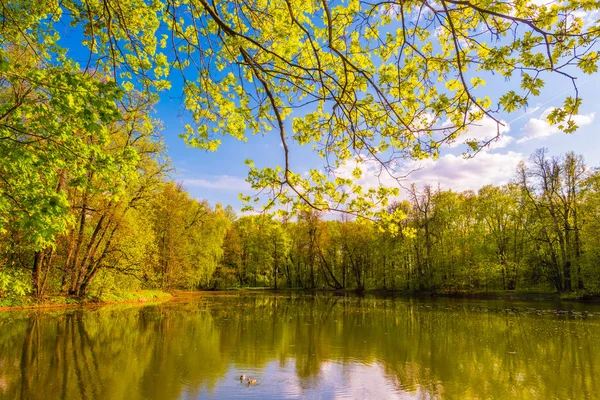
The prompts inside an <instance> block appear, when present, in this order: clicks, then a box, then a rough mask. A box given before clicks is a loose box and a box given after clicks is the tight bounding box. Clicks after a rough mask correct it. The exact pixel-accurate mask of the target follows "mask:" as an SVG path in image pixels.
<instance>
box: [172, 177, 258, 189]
mask: <svg viewBox="0 0 600 400" xmlns="http://www.w3.org/2000/svg"><path fill="white" fill-rule="evenodd" d="M181 183H183V185H184V186H186V187H188V188H189V187H200V188H206V189H216V190H236V191H242V190H248V189H250V184H249V183H248V182H246V181H245V179H244V178H241V177H239V176H230V175H221V176H213V177H210V178H205V179H195V178H190V179H182V180H181Z"/></svg>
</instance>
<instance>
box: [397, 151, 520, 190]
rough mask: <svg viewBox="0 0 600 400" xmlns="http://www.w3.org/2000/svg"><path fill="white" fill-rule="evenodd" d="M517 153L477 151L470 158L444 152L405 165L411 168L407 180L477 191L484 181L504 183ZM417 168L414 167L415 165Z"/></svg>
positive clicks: (513, 164)
mask: <svg viewBox="0 0 600 400" xmlns="http://www.w3.org/2000/svg"><path fill="white" fill-rule="evenodd" d="M522 159H523V155H522V154H521V153H515V152H512V151H509V152H508V153H504V154H498V153H488V152H481V153H479V154H477V155H476V156H474V157H472V158H464V157H462V156H455V155H453V154H447V155H445V156H443V157H440V158H439V159H438V160H424V161H413V162H411V163H409V165H407V171H408V168H410V169H414V170H415V171H414V172H413V173H411V174H410V175H409V176H408V178H407V181H408V182H409V183H415V184H416V185H418V186H422V185H424V184H431V185H437V184H438V183H439V185H440V186H441V187H442V189H452V190H455V191H463V190H477V189H479V188H481V187H482V186H485V185H488V184H494V185H501V184H504V183H507V182H508V181H509V180H510V179H511V178H512V177H513V176H514V174H515V170H516V168H517V164H518V163H519V161H521V160H522ZM419 167H420V169H418V170H417V168H419Z"/></svg>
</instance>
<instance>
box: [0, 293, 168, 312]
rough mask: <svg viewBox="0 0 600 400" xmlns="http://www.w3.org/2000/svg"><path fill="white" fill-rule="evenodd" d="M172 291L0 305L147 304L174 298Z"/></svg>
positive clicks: (8, 308)
mask: <svg viewBox="0 0 600 400" xmlns="http://www.w3.org/2000/svg"><path fill="white" fill-rule="evenodd" d="M173 297H174V296H173V295H172V294H171V293H168V292H165V291H162V290H135V291H128V292H124V293H122V294H120V295H111V296H110V298H109V299H105V300H98V299H89V298H82V299H77V298H72V297H68V296H50V297H48V298H46V299H43V300H41V301H37V299H31V298H27V300H29V301H31V303H23V304H16V305H10V306H0V312H6V311H32V310H42V311H45V310H61V309H68V308H95V307H102V306H109V305H114V304H145V303H150V302H157V301H165V300H169V299H172V298H173Z"/></svg>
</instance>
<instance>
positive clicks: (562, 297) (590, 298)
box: [196, 287, 600, 304]
mask: <svg viewBox="0 0 600 400" xmlns="http://www.w3.org/2000/svg"><path fill="white" fill-rule="evenodd" d="M211 292H212V293H219V292H246V293H253V292H268V293H310V294H318V293H329V294H333V295H355V296H367V295H374V296H382V297H405V298H450V299H473V300H507V301H564V302H575V303H592V304H600V294H589V293H577V292H571V293H558V292H553V291H543V290H538V291H535V290H491V291H472V292H471V291H454V292H435V291H407V290H390V289H368V290H356V289H331V288H325V289H307V288H277V289H275V288H269V287H263V288H224V289H210V290H199V291H196V293H211Z"/></svg>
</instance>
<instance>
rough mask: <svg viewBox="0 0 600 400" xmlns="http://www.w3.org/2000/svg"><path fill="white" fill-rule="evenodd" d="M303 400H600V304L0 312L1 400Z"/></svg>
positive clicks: (299, 299)
mask: <svg viewBox="0 0 600 400" xmlns="http://www.w3.org/2000/svg"><path fill="white" fill-rule="evenodd" d="M565 307H566V308H565ZM241 374H245V375H246V376H248V377H251V378H253V379H256V380H257V382H256V384H255V385H252V386H250V387H249V386H248V385H247V383H245V382H244V383H241V382H240V380H239V376H240V375H241ZM300 397H302V398H327V399H329V398H371V399H387V398H390V399H393V398H400V399H413V398H416V399H432V398H446V399H488V398H498V399H511V398H512V399H588V398H589V399H593V398H600V307H599V306H592V305H578V304H566V305H560V304H552V303H514V302H499V301H481V300H479V301H467V300H437V301H434V300H414V299H413V300H409V299H382V298H356V297H343V296H333V295H328V294H327V295H322V294H320V295H314V296H312V295H298V294H292V295H287V294H285V295H269V294H251V293H242V294H240V293H220V294H215V295H187V296H185V297H183V298H177V299H174V300H173V301H169V302H167V303H163V304H160V305H148V306H143V307H140V306H131V305H130V306H115V307H105V308H100V309H96V310H90V309H87V310H79V309H77V310H67V311H60V312H57V311H52V312H5V313H0V398H2V399H131V400H135V399H165V400H167V399H198V398H239V399H246V398H300Z"/></svg>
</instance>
